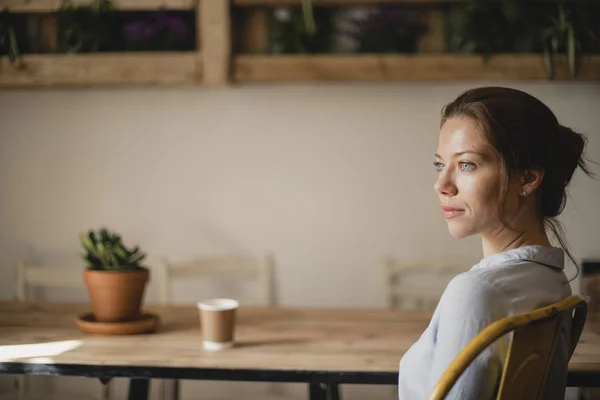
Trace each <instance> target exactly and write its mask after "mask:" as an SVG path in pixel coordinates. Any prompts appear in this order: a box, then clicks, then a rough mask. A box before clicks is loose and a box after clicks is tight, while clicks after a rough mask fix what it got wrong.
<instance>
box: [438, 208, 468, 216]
mask: <svg viewBox="0 0 600 400" xmlns="http://www.w3.org/2000/svg"><path fill="white" fill-rule="evenodd" d="M442 210H443V211H444V218H446V219H451V218H454V217H457V216H459V215H460V214H462V213H464V212H465V210H462V209H460V208H455V207H450V206H443V207H442Z"/></svg>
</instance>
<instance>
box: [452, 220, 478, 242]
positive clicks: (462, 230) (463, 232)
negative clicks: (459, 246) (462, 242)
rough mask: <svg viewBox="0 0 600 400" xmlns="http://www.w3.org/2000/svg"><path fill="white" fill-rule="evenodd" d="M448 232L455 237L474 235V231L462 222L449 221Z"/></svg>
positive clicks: (461, 237)
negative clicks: (461, 223)
mask: <svg viewBox="0 0 600 400" xmlns="http://www.w3.org/2000/svg"><path fill="white" fill-rule="evenodd" d="M448 233H450V236H452V237H453V238H455V239H464V238H466V237H469V236H471V235H473V232H471V231H470V230H469V229H467V227H466V226H464V225H463V226H461V225H460V224H455V223H453V222H448Z"/></svg>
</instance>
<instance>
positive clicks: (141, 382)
mask: <svg viewBox="0 0 600 400" xmlns="http://www.w3.org/2000/svg"><path fill="white" fill-rule="evenodd" d="M149 387H150V380H149V379H143V378H132V379H131V380H130V381H129V396H128V397H127V398H128V400H148V390H149Z"/></svg>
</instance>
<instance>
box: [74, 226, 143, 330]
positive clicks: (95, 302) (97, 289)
mask: <svg viewBox="0 0 600 400" xmlns="http://www.w3.org/2000/svg"><path fill="white" fill-rule="evenodd" d="M80 240H81V244H82V246H83V248H84V250H85V253H84V254H83V255H82V257H83V259H84V260H85V262H86V269H85V271H84V282H85V284H86V286H87V288H88V293H89V295H90V301H91V303H92V313H93V314H94V318H95V320H96V321H101V322H123V321H134V320H136V319H137V318H139V317H140V315H141V305H142V300H143V297H144V292H145V289H146V284H147V283H148V279H149V271H148V269H147V268H146V267H144V266H142V265H141V264H140V263H141V261H142V260H143V259H144V258H145V257H146V254H145V253H143V252H141V251H140V249H139V247H135V248H133V249H131V250H130V249H128V248H127V247H125V245H124V244H123V242H122V240H121V237H120V236H119V235H118V234H116V233H114V232H111V231H109V230H108V229H106V228H102V229H99V230H97V231H94V230H90V231H89V232H87V233H84V234H81V235H80Z"/></svg>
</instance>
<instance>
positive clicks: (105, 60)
mask: <svg viewBox="0 0 600 400" xmlns="http://www.w3.org/2000/svg"><path fill="white" fill-rule="evenodd" d="M199 68H201V64H200V63H199V62H198V54H197V53H196V52H189V53H158V54H157V53H112V54H98V53H97V54H73V55H55V54H53V55H30V56H24V57H23V66H22V67H21V68H20V69H17V68H16V67H15V66H13V65H11V64H10V63H9V61H8V59H7V57H0V88H2V87H4V88H6V87H59V86H113V85H138V84H142V85H171V84H173V85H178V84H193V83H196V82H198V75H199V74H198V69H199Z"/></svg>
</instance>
